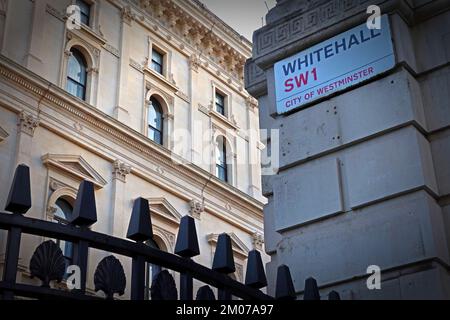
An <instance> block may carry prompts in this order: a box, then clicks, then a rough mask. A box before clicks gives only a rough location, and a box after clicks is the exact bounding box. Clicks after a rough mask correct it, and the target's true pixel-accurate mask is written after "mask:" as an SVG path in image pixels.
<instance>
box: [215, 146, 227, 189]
mask: <svg viewBox="0 0 450 320" xmlns="http://www.w3.org/2000/svg"><path fill="white" fill-rule="evenodd" d="M216 176H217V178H219V179H220V180H222V181H228V165H227V149H226V146H225V141H224V138H223V137H219V138H218V139H217V146H216Z"/></svg>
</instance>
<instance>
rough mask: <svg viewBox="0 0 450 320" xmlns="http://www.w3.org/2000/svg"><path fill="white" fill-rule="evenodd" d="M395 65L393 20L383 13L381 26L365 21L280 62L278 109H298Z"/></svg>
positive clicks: (276, 67)
mask: <svg viewBox="0 0 450 320" xmlns="http://www.w3.org/2000/svg"><path fill="white" fill-rule="evenodd" d="M394 65H395V57H394V48H393V45H392V39H391V31H390V27H389V19H388V16H387V15H383V16H382V17H381V29H369V28H367V26H366V24H363V25H360V26H358V27H355V28H353V29H351V30H348V31H346V32H344V33H341V34H339V35H337V36H335V37H333V38H331V39H328V40H326V41H323V42H321V43H319V44H317V45H315V46H313V47H311V48H309V49H307V50H304V51H301V52H299V53H297V54H295V55H294V56H291V57H289V58H286V59H284V60H281V61H279V62H277V63H276V64H275V97H276V104H277V112H278V113H279V114H282V113H286V112H289V111H291V110H293V109H297V108H299V107H301V106H303V105H305V104H307V103H309V102H312V101H314V100H317V99H319V98H323V97H326V96H328V95H330V94H332V93H334V92H338V91H340V90H343V89H345V88H347V87H350V86H352V85H355V84H357V83H359V82H362V81H365V80H367V79H370V78H372V77H374V76H376V75H377V74H380V73H382V72H385V71H387V70H389V69H391V68H393V67H394Z"/></svg>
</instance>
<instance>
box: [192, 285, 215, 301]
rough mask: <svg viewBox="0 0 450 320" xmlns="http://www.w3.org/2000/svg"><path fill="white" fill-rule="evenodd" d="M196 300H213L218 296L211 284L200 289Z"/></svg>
mask: <svg viewBox="0 0 450 320" xmlns="http://www.w3.org/2000/svg"><path fill="white" fill-rule="evenodd" d="M195 300H203V301H213V300H216V296H215V295H214V292H213V291H212V289H211V288H210V287H209V286H203V287H200V288H199V289H198V291H197V296H196V297H195Z"/></svg>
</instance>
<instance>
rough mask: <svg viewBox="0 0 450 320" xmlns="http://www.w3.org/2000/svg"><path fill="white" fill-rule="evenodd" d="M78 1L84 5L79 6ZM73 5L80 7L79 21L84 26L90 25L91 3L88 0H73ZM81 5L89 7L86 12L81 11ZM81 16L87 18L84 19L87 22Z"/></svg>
mask: <svg viewBox="0 0 450 320" xmlns="http://www.w3.org/2000/svg"><path fill="white" fill-rule="evenodd" d="M80 3H82V4H83V5H84V6H81V5H80ZM75 5H77V6H78V7H79V8H80V17H81V19H80V22H81V23H82V24H84V25H85V26H88V27H90V26H91V23H92V11H93V10H92V9H93V3H91V2H90V1H86V0H75ZM82 7H84V8H86V7H87V8H88V9H89V12H88V14H86V13H84V12H83V10H82ZM83 17H86V18H87V21H86V22H87V23H86V22H84V21H83Z"/></svg>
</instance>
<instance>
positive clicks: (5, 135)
mask: <svg viewBox="0 0 450 320" xmlns="http://www.w3.org/2000/svg"><path fill="white" fill-rule="evenodd" d="M8 136H9V133H8V132H6V130H5V129H3V128H2V127H0V142H2V141H3V140H5V139H6V138H8Z"/></svg>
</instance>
